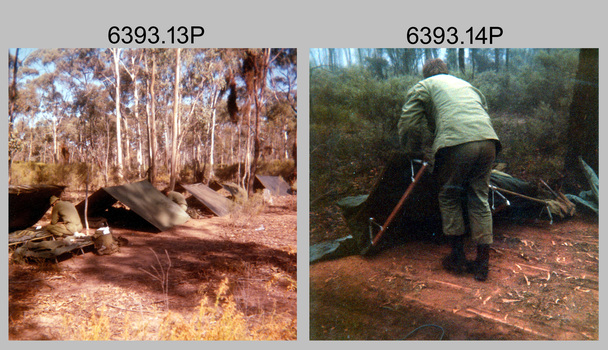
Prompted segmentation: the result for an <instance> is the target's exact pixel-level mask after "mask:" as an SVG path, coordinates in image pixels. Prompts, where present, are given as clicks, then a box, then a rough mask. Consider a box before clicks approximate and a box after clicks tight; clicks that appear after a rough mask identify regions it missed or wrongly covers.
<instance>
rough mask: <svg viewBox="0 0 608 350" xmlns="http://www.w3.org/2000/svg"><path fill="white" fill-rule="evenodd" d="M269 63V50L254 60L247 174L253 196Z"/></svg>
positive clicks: (249, 188)
mask: <svg viewBox="0 0 608 350" xmlns="http://www.w3.org/2000/svg"><path fill="white" fill-rule="evenodd" d="M269 61H270V49H263V50H262V53H261V54H260V57H259V58H254V62H255V66H256V68H255V78H254V79H253V82H254V84H253V88H254V89H253V99H254V100H253V101H254V103H255V131H254V135H253V159H252V160H251V170H250V172H249V186H248V191H249V194H253V184H254V181H255V175H256V172H257V166H258V158H259V157H260V110H261V108H262V103H261V98H262V96H263V94H264V88H265V87H266V73H267V69H268V64H269Z"/></svg>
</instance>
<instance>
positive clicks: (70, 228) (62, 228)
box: [46, 201, 82, 237]
mask: <svg viewBox="0 0 608 350" xmlns="http://www.w3.org/2000/svg"><path fill="white" fill-rule="evenodd" d="M46 230H47V231H49V232H50V233H52V234H53V235H54V236H58V237H61V236H70V235H73V234H74V233H76V232H79V231H81V230H82V222H81V221H80V216H79V215H78V211H77V210H76V207H75V206H74V204H72V203H70V202H66V201H58V202H56V203H55V205H54V206H53V210H52V211H51V224H50V225H47V226H46Z"/></svg>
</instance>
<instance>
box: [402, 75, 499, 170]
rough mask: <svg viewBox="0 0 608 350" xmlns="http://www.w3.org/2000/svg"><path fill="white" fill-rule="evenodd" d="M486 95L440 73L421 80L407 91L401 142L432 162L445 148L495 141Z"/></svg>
mask: <svg viewBox="0 0 608 350" xmlns="http://www.w3.org/2000/svg"><path fill="white" fill-rule="evenodd" d="M487 109H488V108H487V104H486V99H485V97H484V96H483V94H482V93H481V92H480V91H479V90H477V89H476V88H475V87H473V86H472V85H471V84H469V83H468V82H466V81H464V80H462V79H459V78H456V77H454V76H451V75H448V74H440V75H435V76H432V77H429V78H427V79H424V80H422V81H420V82H418V83H417V84H416V85H414V87H412V88H411V89H410V90H409V91H408V94H407V101H406V103H405V105H404V106H403V109H402V113H401V118H400V119H399V123H398V132H399V137H400V139H401V143H402V145H403V146H404V147H405V148H406V151H407V152H408V153H410V154H412V153H413V154H416V153H418V154H419V155H420V156H422V157H423V158H425V160H426V161H428V162H429V163H431V166H432V163H433V162H434V157H435V154H436V153H437V151H438V150H440V149H442V148H444V147H450V146H456V145H459V144H463V143H467V142H472V141H481V140H496V141H497V142H496V147H497V152H498V151H499V150H500V148H501V146H500V142H499V141H498V136H497V135H496V132H495V131H494V128H493V127H492V122H491V121H490V116H489V115H488V112H487Z"/></svg>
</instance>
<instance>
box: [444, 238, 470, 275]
mask: <svg viewBox="0 0 608 350" xmlns="http://www.w3.org/2000/svg"><path fill="white" fill-rule="evenodd" d="M448 237H449V239H450V246H451V247H452V252H451V253H450V255H448V256H446V257H445V258H443V268H444V269H445V270H447V271H450V272H454V273H458V274H460V273H463V272H465V270H466V268H467V259H466V256H465V254H464V235H460V236H448Z"/></svg>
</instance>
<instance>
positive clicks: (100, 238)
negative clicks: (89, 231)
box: [93, 227, 120, 255]
mask: <svg viewBox="0 0 608 350" xmlns="http://www.w3.org/2000/svg"><path fill="white" fill-rule="evenodd" d="M93 243H94V244H95V252H96V253H97V254H99V255H110V254H114V253H116V252H118V251H119V250H120V247H119V245H118V242H117V241H116V240H115V239H114V236H112V233H111V232H110V228H109V227H102V228H99V229H97V231H95V234H94V235H93Z"/></svg>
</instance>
